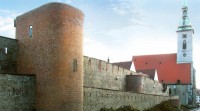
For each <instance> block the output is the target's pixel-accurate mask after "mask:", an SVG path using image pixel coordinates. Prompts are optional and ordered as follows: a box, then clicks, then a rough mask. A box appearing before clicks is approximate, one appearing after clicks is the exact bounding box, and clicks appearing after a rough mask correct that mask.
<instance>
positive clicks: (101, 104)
mask: <svg viewBox="0 0 200 111" xmlns="http://www.w3.org/2000/svg"><path fill="white" fill-rule="evenodd" d="M169 99H170V97H169V96H160V95H151V94H139V93H131V92H121V91H114V90H104V89H95V88H86V87H85V88H84V103H83V106H84V107H83V110H84V111H100V109H101V108H111V107H112V108H113V109H117V108H119V107H121V106H132V107H133V108H136V109H139V110H144V109H148V108H150V107H153V106H155V105H157V104H159V103H161V102H162V101H167V100H169Z"/></svg>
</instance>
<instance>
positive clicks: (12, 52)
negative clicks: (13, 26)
mask: <svg viewBox="0 0 200 111" xmlns="http://www.w3.org/2000/svg"><path fill="white" fill-rule="evenodd" d="M16 58H17V40H15V39H11V38H6V37H2V36H0V73H1V74H2V73H4V74H7V73H12V74H14V73H16V70H17V68H16V67H17V66H16V64H17V63H16Z"/></svg>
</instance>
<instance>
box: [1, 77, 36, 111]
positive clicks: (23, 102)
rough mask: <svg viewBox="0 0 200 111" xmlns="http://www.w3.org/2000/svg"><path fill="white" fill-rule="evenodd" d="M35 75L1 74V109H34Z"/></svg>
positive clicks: (14, 110) (11, 110) (29, 110)
mask: <svg viewBox="0 0 200 111" xmlns="http://www.w3.org/2000/svg"><path fill="white" fill-rule="evenodd" d="M34 108H35V76H27V75H16V74H15V75H10V74H0V111H34Z"/></svg>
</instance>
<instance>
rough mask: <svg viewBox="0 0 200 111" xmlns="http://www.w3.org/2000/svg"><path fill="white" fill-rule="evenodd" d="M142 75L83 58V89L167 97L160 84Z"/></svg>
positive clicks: (93, 59)
mask: <svg viewBox="0 0 200 111" xmlns="http://www.w3.org/2000/svg"><path fill="white" fill-rule="evenodd" d="M143 75H144V74H138V73H135V72H133V71H130V70H127V69H123V68H121V67H119V66H117V65H113V64H111V63H108V62H105V61H102V60H98V59H95V58H89V57H86V56H85V57H84V86H85V87H89V88H98V89H109V90H118V91H132V92H135V93H146V94H155V95H168V93H169V92H168V90H167V91H165V92H163V91H162V90H163V86H162V84H161V83H159V82H157V81H154V80H152V79H150V78H148V77H147V76H143Z"/></svg>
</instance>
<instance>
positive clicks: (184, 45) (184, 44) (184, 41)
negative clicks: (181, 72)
mask: <svg viewBox="0 0 200 111" xmlns="http://www.w3.org/2000/svg"><path fill="white" fill-rule="evenodd" d="M186 48H187V43H186V40H183V50H185V49H186Z"/></svg>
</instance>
